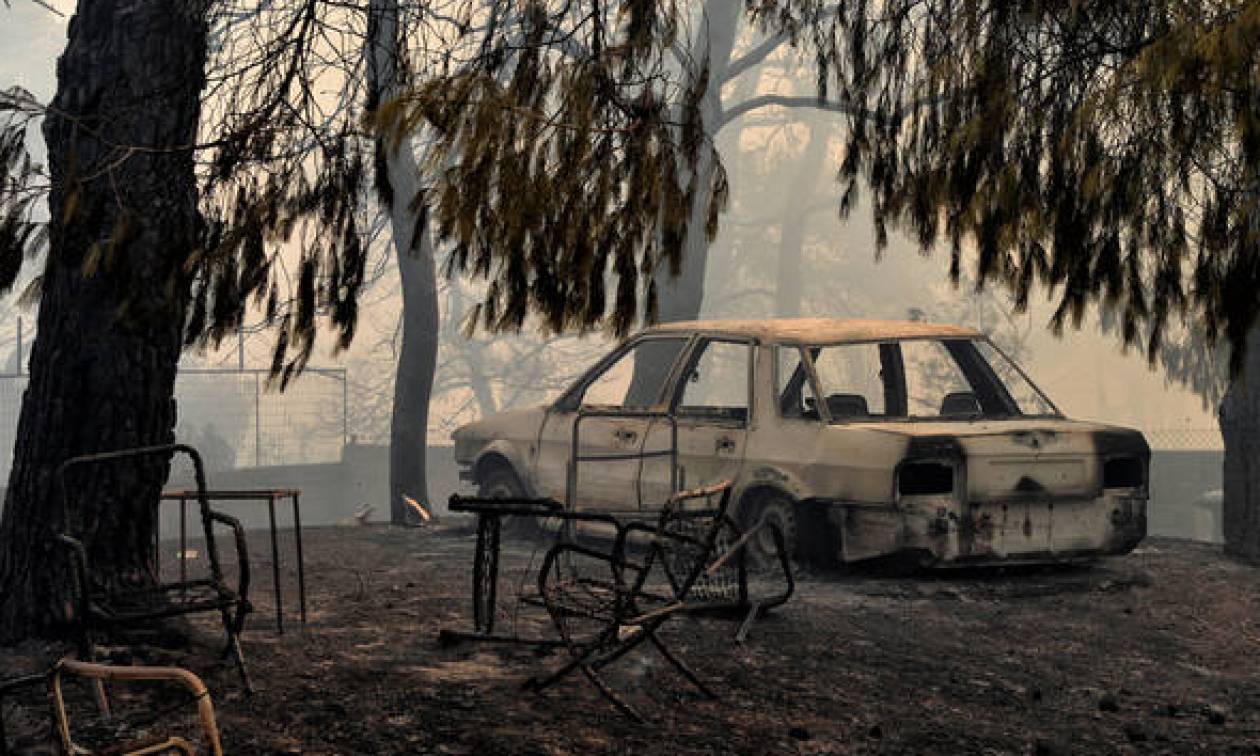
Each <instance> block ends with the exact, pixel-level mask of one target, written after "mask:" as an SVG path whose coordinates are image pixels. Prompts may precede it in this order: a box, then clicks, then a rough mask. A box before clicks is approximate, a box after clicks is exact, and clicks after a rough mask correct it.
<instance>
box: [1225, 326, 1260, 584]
mask: <svg viewBox="0 0 1260 756" xmlns="http://www.w3.org/2000/svg"><path fill="white" fill-rule="evenodd" d="M1220 421H1221V435H1222V437H1223V438H1224V440H1225V469H1224V481H1225V489H1224V496H1225V500H1224V502H1223V504H1222V515H1223V518H1222V519H1223V526H1224V531H1225V553H1226V554H1228V555H1230V556H1232V557H1234V558H1236V559H1240V560H1242V561H1245V562H1250V563H1252V564H1260V328H1256V329H1253V330H1252V332H1251V334H1250V336H1249V337H1248V339H1247V357H1246V362H1245V364H1244V365H1243V372H1242V374H1241V375H1239V376H1237V377H1235V378H1234V379H1233V380H1232V381H1231V382H1230V384H1229V390H1228V391H1226V392H1225V399H1224V400H1223V401H1222V402H1221V408H1220Z"/></svg>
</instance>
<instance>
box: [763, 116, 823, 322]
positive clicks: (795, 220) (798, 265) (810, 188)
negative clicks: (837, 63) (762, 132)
mask: <svg viewBox="0 0 1260 756" xmlns="http://www.w3.org/2000/svg"><path fill="white" fill-rule="evenodd" d="M828 131H829V129H827V128H825V127H820V126H811V127H810V129H809V142H807V143H806V145H805V151H804V152H803V153H801V162H800V169H799V170H798V171H797V173H796V176H795V178H794V180H793V182H792V189H791V191H789V192H788V193H787V197H786V198H785V199H784V204H783V216H782V217H783V226H782V228H781V231H780V235H779V259H778V266H777V267H778V270H777V274H778V275H777V276H776V278H775V291H774V311H775V314H776V315H778V316H779V317H781V318H792V317H796V316H797V315H800V314H801V299H802V298H803V297H804V295H805V292H804V286H803V275H802V274H803V271H802V267H803V265H804V253H805V229H806V226H807V224H808V221H809V213H808V208H809V205H810V204H811V203H812V202H813V200H814V196H815V195H814V193H815V190H816V189H817V188H818V179H819V177H820V176H822V169H823V163H824V162H826V159H827V142H828Z"/></svg>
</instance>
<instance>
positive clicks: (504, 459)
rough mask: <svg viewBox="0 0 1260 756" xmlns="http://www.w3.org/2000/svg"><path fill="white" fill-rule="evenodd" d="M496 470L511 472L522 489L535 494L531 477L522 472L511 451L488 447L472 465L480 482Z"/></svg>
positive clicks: (531, 494)
mask: <svg viewBox="0 0 1260 756" xmlns="http://www.w3.org/2000/svg"><path fill="white" fill-rule="evenodd" d="M495 470H506V471H507V472H509V473H511V474H512V476H513V477H515V478H516V481H517V482H518V483H519V484H520V485H521V490H523V491H525V493H526V494H527V495H529V496H533V495H534V494H533V488H532V486H530V483H529V479H528V478H527V477H526V476H525V475H522V474H521V470H520V467H519V466H518V465H517V464H516V463H515V462H514V461H513V460H512V458H511V456H510V455H509V453H508V452H507V451H506V450H504V449H500V448H495V447H491V448H487V449H486V450H484V451H482V453H481V454H480V455H478V457H477V459H476V461H475V462H473V466H472V474H473V480H474V481H475V482H478V483H480V482H481V481H483V480H485V478H486V477H487V476H488V475H489V474H490V473H491V472H492V471H495Z"/></svg>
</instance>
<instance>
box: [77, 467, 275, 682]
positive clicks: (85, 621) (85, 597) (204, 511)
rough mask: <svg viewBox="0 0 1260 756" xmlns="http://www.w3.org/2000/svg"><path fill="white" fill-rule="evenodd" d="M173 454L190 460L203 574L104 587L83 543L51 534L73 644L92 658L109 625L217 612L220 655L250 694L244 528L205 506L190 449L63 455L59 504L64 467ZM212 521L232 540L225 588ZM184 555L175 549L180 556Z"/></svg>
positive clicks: (200, 472) (199, 470) (202, 480)
mask: <svg viewBox="0 0 1260 756" xmlns="http://www.w3.org/2000/svg"><path fill="white" fill-rule="evenodd" d="M175 453H182V454H186V455H188V457H189V458H190V459H191V460H192V463H193V472H194V475H195V477H196V483H197V502H198V504H199V506H200V510H201V523H202V530H203V535H204V538H205V549H206V555H207V557H208V560H209V574H208V575H207V576H205V577H202V578H196V579H192V580H179V581H175V582H170V583H162V582H155V583H153V584H152V585H146V586H144V587H142V588H137V589H128V590H113V591H104V590H102V589H100V587H99V586H98V585H97V584H95V583H94V582H93V580H92V565H91V562H90V559H89V557H88V552H87V549H86V547H85V546H84V544H83V542H82V541H81V540H79V538H77V537H76V534H71V533H60V534H57V535H56V536H55V541H56V543H58V544H59V545H61V546H62V547H63V548H65V549H66V550H67V552H68V553H69V555H70V563H71V567H72V575H71V577H72V583H73V587H74V598H75V605H74V610H73V614H72V617H71V622H72V625H73V629H74V632H75V635H76V637H77V640H78V644H79V656H80V659H81V660H82V661H85V662H93V661H95V643H94V639H95V637H96V635H97V634H98V633H100V632H103V631H106V630H108V629H111V628H125V627H139V626H145V625H149V624H151V623H153V622H155V621H157V620H161V619H166V618H170V617H177V616H183V615H189V614H198V613H202V612H211V613H217V614H218V615H219V616H220V618H221V619H222V622H223V630H224V633H225V635H226V643H225V645H224V649H223V656H224V657H226V656H228V655H231V656H232V657H233V659H234V661H235V662H236V667H237V670H238V672H239V673H240V676H241V682H242V684H243V685H244V686H245V689H246V690H247V691H249V692H251V693H252V692H253V686H252V685H251V683H250V680H249V673H248V671H247V670H246V668H245V656H244V654H243V652H242V651H241V640H240V636H241V631H242V630H243V629H244V626H245V618H246V616H247V615H248V614H249V612H250V611H251V606H250V603H249V598H248V593H249V551H248V549H247V547H246V544H245V529H244V528H243V527H242V526H241V523H240V521H238V520H237V519H236V518H234V517H231V516H229V515H226V514H224V513H222V512H218V511H215V510H213V509H211V508H210V503H209V501H208V499H207V497H206V474H205V467H204V465H203V464H202V460H201V455H200V454H199V453H198V452H197V450H196V449H194V448H192V447H191V446H187V445H185V444H169V445H164V446H149V447H140V448H135V449H124V450H121V451H115V452H106V453H103V454H90V455H85V456H81V457H74V458H71V459H68V460H66V461H65V462H64V463H62V464H61V466H60V467H59V468H58V470H57V477H58V483H59V485H60V488H61V496H62V504H63V506H64V507H66V511H70V510H69V493H68V487H67V482H66V473H67V472H68V471H69V470H72V469H74V468H77V467H83V466H88V465H99V464H107V463H115V462H121V461H124V460H134V459H138V458H142V457H156V456H162V455H166V456H168V457H169V456H173V455H174V454H175ZM155 506H156V504H155ZM215 525H224V526H227V527H228V528H230V529H231V531H232V534H233V537H234V540H235V544H236V558H237V572H238V576H239V579H238V582H237V585H236V587H235V588H233V587H230V586H229V585H228V584H227V582H226V580H225V579H224V576H223V567H222V563H221V562H220V559H219V550H218V546H217V544H216V541H215ZM184 556H185V555H183V554H181V555H180V558H181V559H182V558H184ZM155 577H156V576H155Z"/></svg>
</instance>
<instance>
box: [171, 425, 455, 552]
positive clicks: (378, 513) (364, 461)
mask: <svg viewBox="0 0 1260 756" xmlns="http://www.w3.org/2000/svg"><path fill="white" fill-rule="evenodd" d="M453 452H454V449H453V448H452V447H450V446H436V447H430V448H429V454H428V473H429V495H430V498H431V502H430V505H431V507H432V508H433V510H434V511H435V512H436V513H438V514H442V513H444V512H446V500H447V498H448V497H449V496H450V495H451V494H452V493H454V492H455V491H457V490H462V491H465V492H467V488H466V487H465V488H460V485H461V484H460V483H459V475H458V470H457V468H456V466H455V460H454V456H453ZM180 473H181V474H176V475H174V476H173V477H172V480H171V482H170V484H169V485H170V487H185V486H187V487H192V479H191V476H190V475H188V474H187V473H186V471H182V470H181V471H180ZM206 477H207V478H208V481H207V483H208V485H209V487H210V488H211V489H249V488H297V489H300V490H301V492H302V494H301V510H302V525H303V527H307V526H317V525H332V524H335V523H336V522H337V521H338V520H342V519H345V518H347V517H350V516H352V515H353V514H354V512H355V510H356V509H358V507H359V506H360V505H361V504H367V505H369V506H371V507H373V508H374V511H373V512H372V515H371V517H370V519H371V520H372V521H375V522H384V521H388V520H389V448H388V447H385V446H365V445H362V444H351V445H349V446H347V447H346V448H345V451H344V453H343V454H342V459H341V461H340V462H337V463H329V464H312V465H285V466H280V467H250V468H241V469H235V470H211V471H209V472H208V473H207V474H206ZM214 506H215V508H217V509H222V510H223V511H225V512H227V513H229V514H231V515H234V516H236V517H238V518H240V519H241V521H242V522H244V523H245V526H246V527H248V528H251V529H252V528H265V527H267V507H266V505H265V504H263V503H248V502H216V503H215V504H214ZM176 510H177V507H174V506H169V507H168V508H167V511H166V512H164V514H163V522H162V531H163V533H164V534H165V533H172V534H173V533H176V532H178V524H177V523H178V515H177V514H176ZM192 513H193V508H192V507H189V514H190V515H191V514H192ZM277 522H278V523H279V524H280V525H281V526H282V527H287V526H288V525H289V524H290V523H291V522H292V517H291V513H290V508H289V507H288V506H287V505H286V506H282V507H280V508H279V509H278V510H277ZM190 532H191V530H190Z"/></svg>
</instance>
